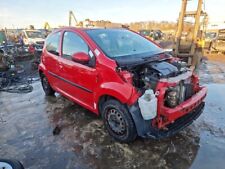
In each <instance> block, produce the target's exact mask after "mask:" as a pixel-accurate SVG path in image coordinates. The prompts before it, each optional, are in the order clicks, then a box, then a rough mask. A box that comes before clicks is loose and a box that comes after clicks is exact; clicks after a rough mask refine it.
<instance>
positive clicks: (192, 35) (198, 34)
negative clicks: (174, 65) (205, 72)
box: [173, 0, 208, 70]
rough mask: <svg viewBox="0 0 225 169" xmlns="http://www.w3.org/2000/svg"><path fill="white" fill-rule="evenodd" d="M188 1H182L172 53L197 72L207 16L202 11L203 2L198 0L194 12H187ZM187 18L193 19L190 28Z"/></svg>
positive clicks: (201, 54) (201, 53)
mask: <svg viewBox="0 0 225 169" xmlns="http://www.w3.org/2000/svg"><path fill="white" fill-rule="evenodd" d="M188 1H190V0H182V6H181V12H180V15H179V20H178V25H177V32H176V36H175V41H174V47H173V52H174V55H175V56H176V57H179V58H181V59H182V60H184V61H186V62H187V64H188V65H189V66H190V67H191V69H193V70H197V69H198V67H199V64H200V60H201V57H202V56H203V54H204V52H203V49H204V42H205V40H204V34H205V29H206V25H207V22H208V15H207V13H206V12H204V11H203V0H198V6H197V10H196V11H187V5H188ZM187 18H191V19H194V24H191V26H190V23H189V24H188V23H186V22H185V21H186V19H187ZM188 25H189V26H190V28H189V31H187V30H188V29H187V27H188ZM185 36H186V37H185Z"/></svg>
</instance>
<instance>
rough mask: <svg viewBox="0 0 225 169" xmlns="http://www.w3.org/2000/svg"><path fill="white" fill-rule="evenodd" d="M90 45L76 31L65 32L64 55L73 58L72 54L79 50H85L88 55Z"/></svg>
mask: <svg viewBox="0 0 225 169" xmlns="http://www.w3.org/2000/svg"><path fill="white" fill-rule="evenodd" d="M88 51H89V48H88V45H87V44H86V42H85V41H84V40H83V39H82V38H81V37H80V36H79V35H77V34H76V33H73V32H65V33H64V36H63V47H62V57H63V58H66V59H69V60H71V59H72V55H73V54H75V53H78V52H84V53H86V54H87V55H88Z"/></svg>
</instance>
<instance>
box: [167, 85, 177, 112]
mask: <svg viewBox="0 0 225 169" xmlns="http://www.w3.org/2000/svg"><path fill="white" fill-rule="evenodd" d="M178 103H179V93H178V90H177V89H176V88H169V89H168V90H167V92H166V96H165V105H166V106H168V107H171V108H174V107H176V106H177V105H178Z"/></svg>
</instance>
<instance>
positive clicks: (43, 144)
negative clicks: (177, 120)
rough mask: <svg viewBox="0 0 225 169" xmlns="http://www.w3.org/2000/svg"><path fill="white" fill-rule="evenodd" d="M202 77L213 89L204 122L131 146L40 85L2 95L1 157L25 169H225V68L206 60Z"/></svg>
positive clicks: (0, 100) (95, 120) (202, 69)
mask: <svg viewBox="0 0 225 169" xmlns="http://www.w3.org/2000/svg"><path fill="white" fill-rule="evenodd" d="M200 74H201V83H202V84H204V85H206V86H207V87H208V96H207V98H206V107H205V109H204V112H203V114H202V115H201V116H200V118H199V119H197V121H195V122H194V124H192V125H191V126H189V127H188V128H186V129H185V130H183V131H182V132H180V133H178V134H177V135H176V136H174V137H172V138H167V139H163V140H159V141H157V140H151V139H141V138H138V139H137V140H136V141H135V142H133V143H131V144H120V143H118V142H115V141H114V140H113V139H112V138H111V137H110V136H109V135H108V134H107V132H106V130H105V128H104V127H103V123H102V121H101V119H100V118H99V117H96V116H95V115H93V114H92V113H91V112H89V111H88V110H85V109H83V108H82V107H80V106H79V105H77V104H74V103H71V102H70V101H68V100H67V99H65V98H63V97H62V96H60V95H56V96H55V97H46V96H45V95H44V93H43V91H42V88H41V84H40V82H35V83H34V84H33V87H34V90H33V92H31V93H28V94H12V93H3V92H1V93H0V158H13V159H18V160H20V161H21V162H22V163H23V164H24V166H25V168H26V169H49V168H52V169H53V168H54V169H64V168H65V169H128V168H129V169H130V168H141V169H149V168H153V169H187V168H191V169H201V168H202V169H203V168H204V169H214V168H215V169H224V166H225V161H224V157H225V146H224V145H225V64H223V63H219V62H212V61H210V60H209V61H205V63H203V64H202V66H201V71H200ZM55 127H56V129H55ZM54 129H55V130H54ZM53 131H54V133H55V135H54V134H53Z"/></svg>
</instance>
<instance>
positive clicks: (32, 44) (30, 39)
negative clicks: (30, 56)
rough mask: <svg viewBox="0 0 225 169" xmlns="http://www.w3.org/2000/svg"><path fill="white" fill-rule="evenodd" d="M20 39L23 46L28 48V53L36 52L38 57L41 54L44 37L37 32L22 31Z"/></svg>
mask: <svg viewBox="0 0 225 169" xmlns="http://www.w3.org/2000/svg"><path fill="white" fill-rule="evenodd" d="M22 37H23V42H24V45H25V46H27V47H28V48H29V50H30V51H33V52H36V53H37V54H38V55H40V54H41V52H42V49H43V45H44V41H45V35H44V34H43V33H42V32H41V31H39V30H33V29H32V30H29V29H25V30H22Z"/></svg>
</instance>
